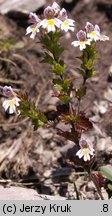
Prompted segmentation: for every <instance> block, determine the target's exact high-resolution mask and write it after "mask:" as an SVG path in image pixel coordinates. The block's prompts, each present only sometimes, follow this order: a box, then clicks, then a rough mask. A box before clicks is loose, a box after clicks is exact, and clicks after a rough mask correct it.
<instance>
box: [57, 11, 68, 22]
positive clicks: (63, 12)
mask: <svg viewBox="0 0 112 216" xmlns="http://www.w3.org/2000/svg"><path fill="white" fill-rule="evenodd" d="M67 17H68V16H67V11H66V10H65V9H64V8H63V9H62V10H61V11H60V13H59V18H60V19H61V20H62V21H64V20H65V19H67Z"/></svg>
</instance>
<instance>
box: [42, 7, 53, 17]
mask: <svg viewBox="0 0 112 216" xmlns="http://www.w3.org/2000/svg"><path fill="white" fill-rule="evenodd" d="M44 16H45V18H46V19H52V18H54V16H55V10H54V9H53V8H52V7H50V6H48V7H47V8H45V9H44Z"/></svg>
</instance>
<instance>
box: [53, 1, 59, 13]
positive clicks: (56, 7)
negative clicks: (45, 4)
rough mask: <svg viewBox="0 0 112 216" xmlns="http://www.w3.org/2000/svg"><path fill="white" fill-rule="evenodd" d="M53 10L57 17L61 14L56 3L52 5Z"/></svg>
mask: <svg viewBox="0 0 112 216" xmlns="http://www.w3.org/2000/svg"><path fill="white" fill-rule="evenodd" d="M52 9H53V10H54V11H55V16H56V15H58V14H59V12H60V6H59V5H58V4H57V3H56V2H54V3H53V4H52Z"/></svg>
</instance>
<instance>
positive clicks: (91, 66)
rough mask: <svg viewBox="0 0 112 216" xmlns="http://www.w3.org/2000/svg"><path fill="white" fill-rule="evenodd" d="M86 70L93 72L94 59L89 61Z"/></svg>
mask: <svg viewBox="0 0 112 216" xmlns="http://www.w3.org/2000/svg"><path fill="white" fill-rule="evenodd" d="M86 68H87V69H88V70H92V69H93V60H92V59H89V60H88V61H87V63H86Z"/></svg>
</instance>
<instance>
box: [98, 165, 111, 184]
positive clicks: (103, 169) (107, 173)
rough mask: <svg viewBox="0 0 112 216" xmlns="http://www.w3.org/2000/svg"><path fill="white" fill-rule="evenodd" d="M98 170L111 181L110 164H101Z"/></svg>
mask: <svg viewBox="0 0 112 216" xmlns="http://www.w3.org/2000/svg"><path fill="white" fill-rule="evenodd" d="M100 170H101V172H102V173H103V175H105V176H106V177H107V179H109V180H110V181H112V166H110V165H106V166H102V167H100Z"/></svg>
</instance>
